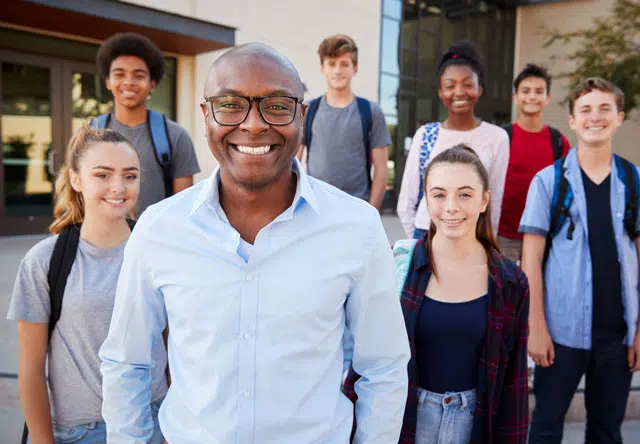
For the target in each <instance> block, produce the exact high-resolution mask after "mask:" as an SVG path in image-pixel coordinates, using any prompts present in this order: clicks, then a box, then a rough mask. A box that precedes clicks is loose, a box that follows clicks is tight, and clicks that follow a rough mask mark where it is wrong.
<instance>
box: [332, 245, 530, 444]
mask: <svg viewBox="0 0 640 444" xmlns="http://www.w3.org/2000/svg"><path fill="white" fill-rule="evenodd" d="M396 262H397V263H400V262H399V261H396ZM431 272H432V268H431V264H430V262H429V255H428V252H427V249H426V246H425V243H424V240H422V241H419V242H418V243H417V244H416V247H415V250H414V252H413V259H412V261H411V266H410V268H409V273H408V275H407V278H406V280H405V282H404V285H403V286H402V290H401V294H400V299H401V304H402V311H403V314H404V320H405V324H406V327H407V332H408V335H409V344H410V347H411V360H410V361H409V367H408V375H409V392H408V396H407V405H406V407H405V412H404V421H403V425H402V431H401V433H400V441H399V443H400V444H414V443H415V436H416V422H417V407H418V387H419V386H418V362H417V360H416V337H415V332H416V324H417V321H418V314H419V313H420V306H421V304H422V301H423V300H424V298H425V291H426V289H427V284H428V283H429V278H430V277H431ZM488 296H489V310H488V313H487V319H488V325H487V335H486V338H485V343H484V345H483V347H482V351H481V353H480V362H479V365H478V387H476V396H477V404H476V411H475V413H474V416H475V421H474V425H473V434H472V439H471V444H494V443H509V444H515V443H522V444H524V443H526V439H527V430H528V423H529V393H528V388H527V338H528V335H529V327H528V317H529V283H528V281H527V278H526V276H525V274H524V272H523V271H522V270H521V269H520V268H518V267H516V265H515V264H514V263H513V262H511V261H510V260H508V259H506V258H505V257H504V256H502V255H501V254H500V253H498V252H497V251H492V253H491V258H490V261H489V292H488ZM358 378H359V375H358V374H357V373H355V372H354V371H353V369H352V370H350V371H349V374H348V375H347V378H346V380H345V383H344V386H343V391H344V393H345V394H346V395H347V396H348V397H349V398H350V399H351V400H352V401H355V400H356V399H357V396H356V393H355V390H354V386H355V384H356V381H357V380H358Z"/></svg>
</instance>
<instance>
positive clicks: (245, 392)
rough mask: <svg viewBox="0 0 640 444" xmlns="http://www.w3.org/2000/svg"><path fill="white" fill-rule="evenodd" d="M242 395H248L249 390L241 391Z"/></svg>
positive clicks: (246, 396)
mask: <svg viewBox="0 0 640 444" xmlns="http://www.w3.org/2000/svg"><path fill="white" fill-rule="evenodd" d="M242 396H244V397H245V398H248V397H249V391H248V390H245V391H244V392H242Z"/></svg>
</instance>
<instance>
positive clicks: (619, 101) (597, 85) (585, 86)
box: [569, 77, 624, 115]
mask: <svg viewBox="0 0 640 444" xmlns="http://www.w3.org/2000/svg"><path fill="white" fill-rule="evenodd" d="M594 89H595V90H598V91H602V92H604V93H609V94H613V96H614V97H615V99H616V107H617V108H618V112H620V111H622V110H623V109H624V93H623V92H622V90H621V89H620V88H618V87H617V86H616V85H614V84H613V83H611V82H609V81H608V80H605V79H603V78H600V77H589V78H588V79H586V80H583V81H582V82H580V83H579V84H578V85H577V86H576V87H575V88H574V89H573V91H571V94H570V95H569V113H570V114H571V115H573V107H574V106H575V104H576V101H577V100H578V99H579V98H580V97H582V96H584V95H585V94H588V93H590V92H591V91H593V90H594Z"/></svg>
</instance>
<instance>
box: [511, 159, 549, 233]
mask: <svg viewBox="0 0 640 444" xmlns="http://www.w3.org/2000/svg"><path fill="white" fill-rule="evenodd" d="M551 168H552V169H551V170H549V169H548V168H545V169H544V170H542V171H541V172H539V173H538V174H536V176H535V177H534V178H533V180H532V181H531V185H530V186H529V193H528V194H527V204H526V206H525V208H524V213H522V219H520V227H519V228H518V231H519V232H520V233H531V234H539V235H541V236H546V235H547V233H548V232H549V228H550V226H551V196H550V193H549V190H548V187H547V186H545V182H547V181H548V180H549V178H550V180H551V181H552V182H553V173H554V172H553V166H552V167H551ZM545 179H546V180H545Z"/></svg>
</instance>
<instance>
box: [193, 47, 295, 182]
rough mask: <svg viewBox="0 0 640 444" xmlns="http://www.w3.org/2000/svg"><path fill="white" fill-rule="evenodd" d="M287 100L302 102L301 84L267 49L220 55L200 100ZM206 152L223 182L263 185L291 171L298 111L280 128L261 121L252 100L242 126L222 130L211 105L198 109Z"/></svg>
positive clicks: (290, 70)
mask: <svg viewBox="0 0 640 444" xmlns="http://www.w3.org/2000/svg"><path fill="white" fill-rule="evenodd" d="M221 95H229V96H243V97H264V96H291V97H297V98H302V95H303V92H302V84H301V82H300V78H299V76H298V74H297V73H296V72H295V69H294V68H293V67H292V66H289V65H287V64H286V63H285V62H283V60H282V58H278V56H277V54H275V55H274V54H273V53H271V52H269V51H259V50H256V51H247V50H244V51H242V50H240V51H237V52H236V53H233V54H229V53H228V54H226V57H225V58H224V61H222V60H219V63H217V64H216V65H215V66H214V67H213V69H212V70H211V72H210V74H209V78H208V80H207V84H206V87H205V97H213V96H221ZM201 107H202V112H203V114H204V118H205V124H206V128H207V139H208V142H209V149H210V150H211V152H212V153H213V155H214V156H215V158H216V160H217V161H218V162H219V164H220V173H221V176H222V179H223V181H225V182H226V181H227V180H230V181H231V183H232V184H235V185H237V186H240V187H242V188H246V189H251V190H259V189H264V188H265V187H268V186H269V185H270V184H272V183H274V182H275V181H276V180H278V179H279V178H281V177H282V175H283V174H286V173H287V172H290V171H291V166H292V163H293V158H294V157H295V155H296V153H297V151H298V146H299V144H300V141H301V137H302V133H301V128H302V115H303V112H304V110H303V107H302V106H301V105H298V106H297V109H296V114H295V117H294V119H293V121H292V122H291V123H290V124H288V125H284V126H275V125H270V124H268V123H267V122H265V121H264V119H263V118H262V116H261V115H260V112H259V111H258V105H257V103H255V102H253V103H252V104H251V108H250V110H249V114H248V115H247V117H246V119H245V120H244V122H242V123H240V124H238V125H234V126H225V125H220V124H219V123H217V122H216V120H215V119H214V117H213V115H212V108H211V103H203V104H202V105H201Z"/></svg>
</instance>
